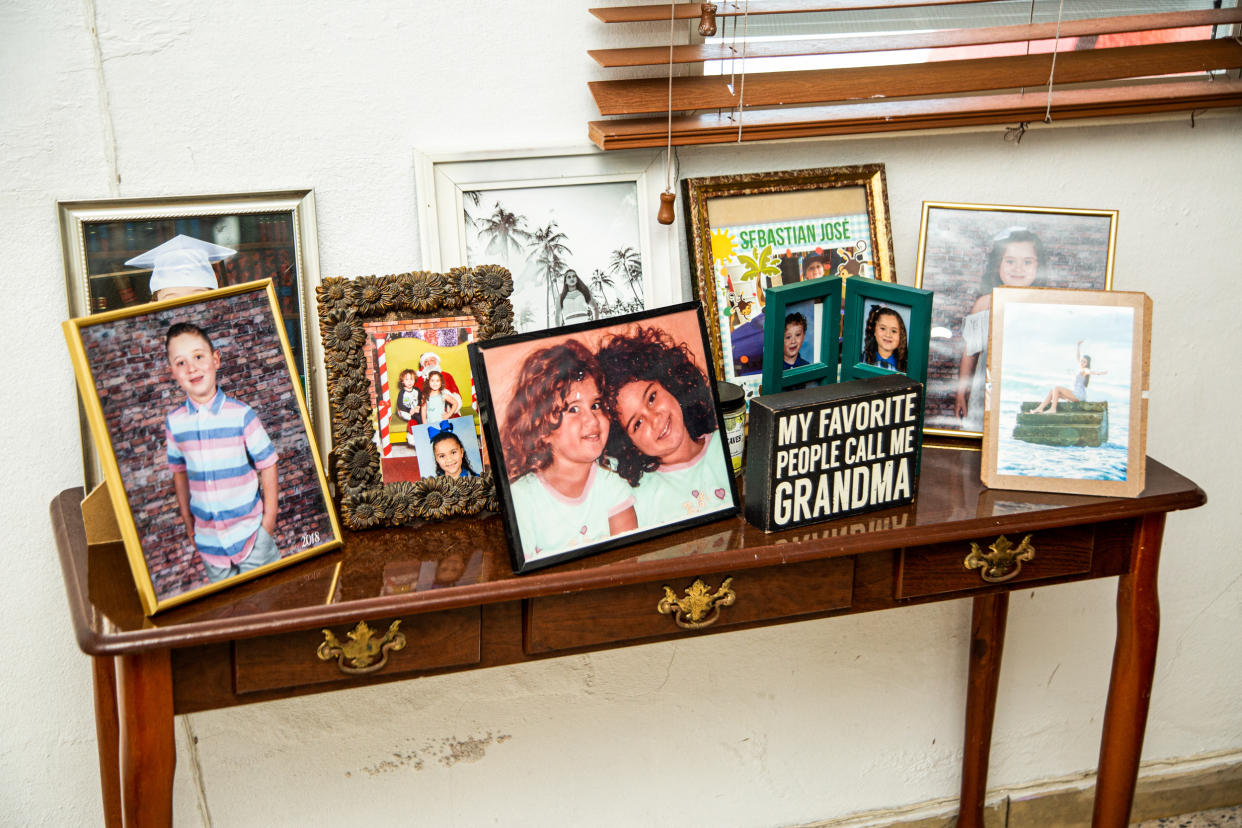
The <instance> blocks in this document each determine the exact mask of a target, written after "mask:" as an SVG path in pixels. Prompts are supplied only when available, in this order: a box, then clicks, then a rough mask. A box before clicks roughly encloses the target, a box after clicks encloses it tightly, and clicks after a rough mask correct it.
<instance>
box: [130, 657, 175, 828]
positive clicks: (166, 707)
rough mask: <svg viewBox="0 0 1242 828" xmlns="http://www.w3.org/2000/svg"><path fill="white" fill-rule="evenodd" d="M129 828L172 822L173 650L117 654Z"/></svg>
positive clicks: (173, 759)
mask: <svg viewBox="0 0 1242 828" xmlns="http://www.w3.org/2000/svg"><path fill="white" fill-rule="evenodd" d="M116 671H117V703H118V708H119V711H120V744H121V751H120V755H121V809H122V812H123V814H124V825H125V828H151V827H152V826H168V825H171V824H172V785H173V768H174V767H175V765H176V762H177V748H176V742H175V740H174V737H173V702H172V664H171V661H170V658H169V652H168V650H151V651H147V652H139V653H134V654H131V655H121V656H117V657H116Z"/></svg>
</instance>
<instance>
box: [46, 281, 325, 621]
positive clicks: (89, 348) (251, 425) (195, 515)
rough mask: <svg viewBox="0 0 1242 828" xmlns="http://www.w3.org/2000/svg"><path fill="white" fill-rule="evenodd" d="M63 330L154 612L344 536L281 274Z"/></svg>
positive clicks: (146, 602)
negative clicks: (293, 346) (301, 376)
mask: <svg viewBox="0 0 1242 828" xmlns="http://www.w3.org/2000/svg"><path fill="white" fill-rule="evenodd" d="M64 329H65V336H66V339H67V340H68V343H69V351H70V354H71V356H72V359H73V363H74V371H75V373H76V374H77V379H78V388H79V390H80V392H81V395H82V399H83V403H84V406H85V408H86V412H87V419H88V420H89V422H90V425H91V432H92V434H93V436H94V440H95V444H96V449H97V451H98V454H99V457H100V459H101V463H102V466H103V472H104V479H105V484H104V485H106V486H107V489H108V496H109V499H110V500H111V502H112V505H113V508H114V510H115V512H116V517H117V523H118V526H119V527H120V530H121V536H122V539H123V540H124V542H125V547H126V553H127V555H128V558H129V562H130V567H131V569H132V570H133V574H134V581H135V584H136V586H137V590H138V596H139V599H140V600H141V602H142V606H143V609H144V610H145V611H146V612H147V613H148V614H151V613H155V612H158V611H160V610H163V609H166V608H169V607H172V606H176V605H178V604H181V603H183V602H185V601H188V600H191V599H193V598H196V597H199V596H201V595H206V594H208V593H211V592H214V591H216V590H219V589H223V588H224V587H227V586H231V585H233V584H236V583H241V582H243V581H246V580H249V579H251V578H253V577H256V576H258V575H260V574H262V573H265V572H268V571H270V570H272V569H276V568H279V567H281V566H284V565H286V564H289V563H292V562H294V561H298V560H302V559H303V558H306V557H309V556H311V555H314V554H317V553H319V552H323V551H326V550H328V549H332V548H335V547H336V546H339V545H340V543H341V539H340V528H339V526H338V524H337V519H336V514H335V512H334V511H333V508H332V503H331V498H330V497H329V495H328V488H327V479H326V477H325V476H324V472H323V466H322V464H321V462H320V459H319V454H318V451H317V449H316V447H315V444H314V441H313V439H312V438H311V434H312V431H311V428H310V420H309V418H308V416H307V411H306V404H305V400H304V399H303V396H302V388H301V384H300V383H299V382H298V381H297V373H296V369H295V367H294V365H295V364H294V362H293V357H292V354H291V352H290V349H289V342H288V339H287V338H286V335H285V329H284V326H283V325H282V324H281V323H280V321H279V304H278V299H277V296H276V292H275V290H274V289H273V287H272V283H271V282H270V280H264V281H261V282H253V283H250V284H245V285H238V286H235V287H228V288H223V289H219V290H213V291H209V292H207V293H198V294H193V295H191V296H186V297H183V298H177V299H171V300H167V301H163V302H156V303H151V304H145V305H139V306H137V307H134V308H125V309H121V310H116V311H111V312H107V313H102V314H98V315H95V316H90V317H82V318H78V319H71V320H69V321H68V322H66V323H65V325H64Z"/></svg>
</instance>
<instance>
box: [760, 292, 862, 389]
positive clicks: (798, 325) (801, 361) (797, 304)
mask: <svg viewBox="0 0 1242 828" xmlns="http://www.w3.org/2000/svg"><path fill="white" fill-rule="evenodd" d="M843 281H844V280H843V279H842V278H841V277H840V276H824V277H821V278H819V279H811V280H809V281H805V282H797V283H795V284H792V285H774V286H772V287H770V288H768V291H767V307H766V310H765V313H766V315H765V318H764V325H763V386H762V388H763V393H764V394H775V393H777V392H780V391H788V390H791V389H794V388H802V387H805V386H807V385H810V384H812V383H813V384H815V385H829V384H831V383H835V382H836V381H837V363H838V361H839V357H840V345H841V291H842V282H843ZM849 281H853V280H852V279H851V280H849ZM807 305H810V306H811V307H810V308H808V307H807ZM812 308H813V311H814V312H813V313H812V315H811V317H810V318H809V319H808V318H807V315H806V313H805V312H804V311H807V310H811V309H812ZM816 317H818V324H816V322H817V320H816ZM799 329H801V335H799ZM807 340H810V341H809V342H807ZM807 345H810V346H811V348H812V353H811V356H812V358H810V359H808V358H807V357H806V355H805V352H806V350H807Z"/></svg>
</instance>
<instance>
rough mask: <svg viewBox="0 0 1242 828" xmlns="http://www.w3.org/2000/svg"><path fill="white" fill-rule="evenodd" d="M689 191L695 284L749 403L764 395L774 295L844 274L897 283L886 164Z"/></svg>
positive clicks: (762, 176) (744, 179)
mask: <svg viewBox="0 0 1242 828" xmlns="http://www.w3.org/2000/svg"><path fill="white" fill-rule="evenodd" d="M682 185H683V189H684V191H685V197H686V215H687V225H688V226H687V233H688V237H689V245H690V250H691V260H692V263H693V269H694V274H693V279H692V280H693V282H694V287H695V291H696V293H697V295H698V298H699V299H700V300H701V301H702V302H703V307H704V310H705V315H706V317H707V329H708V335H709V336H710V338H711V345H712V353H713V356H714V358H715V364H716V370H717V373H718V375H719V376H720V378H721V379H723V380H727V381H729V382H736V383H738V384H740V385H742V386H743V388H744V389H745V390H746V395H747V397H752V396H754V395H756V394H758V393H759V389H760V380H761V377H762V372H763V359H762V355H763V304H764V291H765V290H766V289H767V288H768V287H769V286H771V285H786V284H793V283H797V282H799V281H802V280H804V279H811V278H817V277H819V276H838V275H840V276H843V277H849V276H854V275H862V276H869V277H873V278H876V279H879V280H880V281H884V282H893V281H896V277H895V275H894V272H895V269H894V264H893V241H892V228H891V226H890V221H889V212H888V194H887V190H886V188H885V181H884V165H883V164H863V165H858V166H850V167H825V168H820V169H808V170H788V171H782V172H763V173H746V174H738V175H721V176H711V177H706V178H688V179H685V180H684V181H683V182H682ZM743 251H747V252H743Z"/></svg>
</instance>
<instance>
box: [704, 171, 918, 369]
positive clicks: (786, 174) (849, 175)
mask: <svg viewBox="0 0 1242 828" xmlns="http://www.w3.org/2000/svg"><path fill="white" fill-rule="evenodd" d="M682 187H683V189H684V191H685V197H686V208H685V209H686V216H687V222H686V234H687V241H688V244H689V246H690V251H691V252H690V255H691V259H692V262H693V264H694V274H693V280H692V281H693V283H694V290H695V293H696V294H697V296H698V298H699V299H700V300H701V301H702V302H703V308H704V310H705V316H706V317H707V328H708V334H709V336H710V337H711V343H712V353H713V355H714V357H715V360H716V370H717V372H718V375H719V376H720V377H721V378H722V379H724V378H726V377H727V376H728V374H729V373H730V372H728V371H725V366H724V351H723V349H722V346H721V342H720V337H721V331H720V308H719V307H718V303H717V301H716V284H715V261H714V259H713V258H712V245H711V235H712V226H711V222H710V221H709V219H708V213H709V202H712V201H714V200H717V199H729V198H737V197H742V196H754V195H778V194H794V193H802V192H809V191H814V190H837V189H844V188H850V187H860V188H862V189H863V192H864V194H865V199H866V204H867V217H868V220H869V229H870V232H871V239H872V246H873V248H874V260H875V267H876V277H877V278H878V279H879V280H880V281H884V282H894V281H896V276H895V272H896V271H895V267H894V262H893V231H892V227H891V226H890V222H889V212H888V192H887V189H886V187H885V181H884V165H883V164H863V165H858V166H850V167H823V168H819V169H810V170H785V171H780V172H764V173H743V174H736V175H719V176H710V177H707V178H687V179H684V180H683V181H682ZM755 218H756V222H755V223H759V222H760V221H762V220H764V219H765V218H766V216H765V215H762V214H756V216H755Z"/></svg>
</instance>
